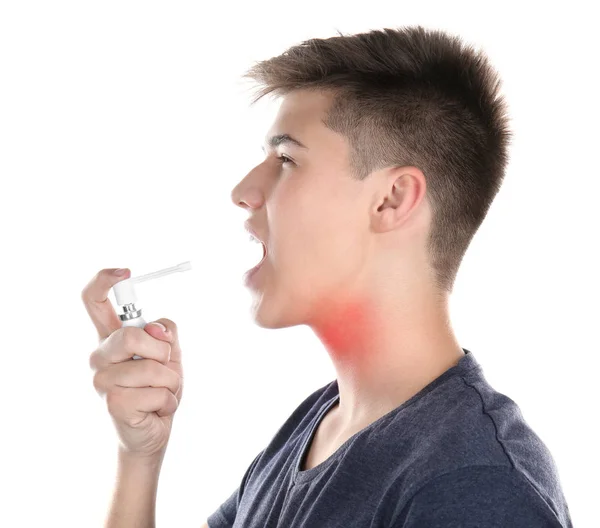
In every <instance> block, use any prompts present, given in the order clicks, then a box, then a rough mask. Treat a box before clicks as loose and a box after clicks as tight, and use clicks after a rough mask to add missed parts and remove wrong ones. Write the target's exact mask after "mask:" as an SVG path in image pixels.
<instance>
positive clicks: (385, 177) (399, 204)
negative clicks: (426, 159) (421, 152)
mask: <svg viewBox="0 0 600 528" xmlns="http://www.w3.org/2000/svg"><path fill="white" fill-rule="evenodd" d="M374 176H375V178H378V179H379V180H380V181H381V185H380V186H379V187H378V191H379V192H378V194H377V199H376V202H375V204H374V208H373V211H372V217H371V224H372V227H373V230H375V231H376V232H380V233H381V232H386V231H391V230H393V229H396V228H397V227H399V226H400V225H401V224H403V223H404V222H406V221H407V220H408V218H409V217H411V215H413V214H414V212H415V211H416V210H417V209H418V207H419V205H420V204H421V201H422V200H423V197H424V196H425V190H426V183H425V176H424V174H423V172H422V171H421V170H420V169H418V168H417V167H413V166H406V167H389V168H386V169H384V170H383V171H381V173H380V174H379V175H374Z"/></svg>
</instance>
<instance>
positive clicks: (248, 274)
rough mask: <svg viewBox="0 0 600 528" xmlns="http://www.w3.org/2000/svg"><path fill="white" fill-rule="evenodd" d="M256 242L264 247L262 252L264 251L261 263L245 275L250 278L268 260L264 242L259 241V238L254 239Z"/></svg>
mask: <svg viewBox="0 0 600 528" xmlns="http://www.w3.org/2000/svg"><path fill="white" fill-rule="evenodd" d="M252 238H253V239H254V240H255V241H257V242H260V245H261V246H262V250H263V256H262V259H261V260H260V262H259V263H258V264H257V265H256V266H254V267H253V268H252V269H249V270H248V271H247V272H246V273H245V275H247V276H250V275H252V274H253V273H254V272H255V271H257V270H258V268H260V266H261V265H262V263H263V262H264V261H265V260H266V259H267V246H266V245H265V243H264V242H262V241H261V240H258V239H257V238H254V237H252Z"/></svg>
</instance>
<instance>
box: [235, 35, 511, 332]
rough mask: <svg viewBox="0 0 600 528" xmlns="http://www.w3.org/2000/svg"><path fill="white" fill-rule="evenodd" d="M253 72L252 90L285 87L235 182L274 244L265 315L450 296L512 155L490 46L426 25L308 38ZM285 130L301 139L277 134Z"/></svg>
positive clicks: (298, 317)
mask: <svg viewBox="0 0 600 528" xmlns="http://www.w3.org/2000/svg"><path fill="white" fill-rule="evenodd" d="M245 76H246V77H249V78H252V79H254V80H256V81H258V82H259V83H260V84H261V86H262V89H261V90H260V92H259V94H258V96H257V97H256V98H255V99H254V102H256V101H257V100H259V99H260V98H261V97H263V96H264V95H267V94H269V93H273V94H275V95H277V96H279V97H281V98H282V104H281V106H280V108H279V112H278V114H277V117H276V119H275V122H274V123H273V125H272V126H271V129H270V130H269V131H268V133H267V136H266V140H265V146H264V148H265V154H266V157H265V160H264V161H263V162H262V163H260V164H259V165H257V166H256V167H254V168H253V169H252V170H251V171H250V172H249V173H248V175H246V177H245V178H244V179H243V180H242V181H241V182H240V183H239V184H238V185H237V186H236V187H235V188H234V189H233V191H232V200H233V202H234V203H235V204H236V205H240V206H242V207H245V208H248V209H249V212H250V213H251V215H250V220H249V223H250V225H251V226H252V227H253V228H254V229H255V230H256V231H257V233H258V235H259V237H260V238H261V239H262V240H263V241H264V242H265V245H266V248H267V256H266V260H265V262H264V264H263V265H262V267H261V268H260V269H259V271H258V272H257V275H256V276H255V283H254V285H253V291H255V293H256V294H257V295H258V300H257V305H256V319H257V322H258V323H259V324H260V325H261V326H265V327H270V328H273V327H286V326H291V325H297V324H312V323H313V322H315V321H316V319H317V318H319V317H321V316H324V315H326V314H327V313H328V312H333V311H336V310H338V309H341V310H342V311H344V312H345V313H346V315H348V313H352V312H353V310H362V309H364V305H365V303H367V304H369V303H371V304H373V303H375V304H376V303H377V300H378V299H379V298H381V299H383V297H382V296H386V295H393V296H395V297H394V298H397V299H398V301H399V302H402V301H403V300H404V299H410V298H411V296H414V295H419V294H420V295H433V296H435V297H439V298H440V299H442V298H444V297H445V296H447V295H448V294H449V293H450V292H451V290H452V285H453V282H454V279H455V276H456V273H457V271H458V267H459V265H460V262H461V260H462V257H463V256H464V253H465V251H466V249H467V247H468V245H469V243H470V241H471V239H472V238H473V236H474V234H475V232H476V231H477V229H478V228H479V226H480V225H481V223H482V221H483V219H484V217H485V216H486V214H487V211H488V209H489V207H490V205H491V202H492V200H493V198H494V197H495V195H496V193H497V192H498V190H499V188H500V185H501V182H502V179H503V176H504V168H505V166H506V163H507V160H508V156H507V152H506V151H507V146H508V142H509V139H510V132H509V130H508V126H507V118H506V115H505V112H506V110H505V103H504V101H503V100H502V99H501V98H500V97H499V96H498V93H497V92H498V89H499V86H500V81H499V79H498V77H497V74H496V73H495V71H494V70H493V69H492V67H491V66H490V65H489V64H488V63H487V60H486V58H485V55H484V54H483V53H481V52H479V53H477V52H475V51H474V50H473V49H472V48H470V47H467V46H465V45H464V44H462V43H461V41H460V40H459V39H458V38H457V37H451V36H448V35H447V34H444V33H443V32H441V31H428V30H425V29H424V28H422V27H420V26H417V27H411V28H401V29H398V30H392V29H384V30H375V31H371V32H369V33H363V34H358V35H352V36H339V37H332V38H329V39H325V40H323V39H312V40H308V41H306V42H303V43H302V44H300V45H299V46H295V47H293V48H291V49H289V50H287V51H286V52H285V53H284V54H282V55H280V56H278V57H274V58H271V59H269V60H266V61H263V62H260V63H257V64H255V65H254V66H253V67H252V68H251V69H250V70H249V72H248V73H247V74H246V75H245ZM284 134H287V135H288V136H291V138H293V139H295V140H297V141H298V142H300V143H301V144H302V145H303V147H302V146H299V145H298V144H295V143H294V142H291V141H273V142H272V143H270V138H271V137H275V138H277V136H280V135H284ZM276 144H277V145H276ZM282 157H283V158H282ZM279 158H281V159H279ZM357 317H358V316H357Z"/></svg>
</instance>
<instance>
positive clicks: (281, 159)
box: [277, 156, 294, 163]
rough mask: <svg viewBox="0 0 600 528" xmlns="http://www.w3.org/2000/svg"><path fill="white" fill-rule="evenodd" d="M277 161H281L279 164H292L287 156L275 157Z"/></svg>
mask: <svg viewBox="0 0 600 528" xmlns="http://www.w3.org/2000/svg"><path fill="white" fill-rule="evenodd" d="M277 159H278V160H280V161H281V163H294V162H293V161H292V160H291V159H290V158H288V157H287V156H278V157H277ZM284 159H286V160H287V161H284Z"/></svg>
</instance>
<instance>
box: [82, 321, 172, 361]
mask: <svg viewBox="0 0 600 528" xmlns="http://www.w3.org/2000/svg"><path fill="white" fill-rule="evenodd" d="M149 326H150V327H151V326H153V325H146V328H148V327H149ZM170 354H171V344H170V343H169V342H168V341H163V340H161V339H157V338H154V337H152V336H151V335H150V334H148V333H147V332H145V329H144V328H137V327H135V326H126V327H121V328H118V329H117V330H115V331H113V332H112V333H111V334H110V335H109V336H108V337H107V338H106V339H105V340H104V341H102V342H101V343H100V345H99V346H98V348H97V349H96V350H94V352H92V354H91V355H90V368H91V369H92V370H98V369H102V368H105V367H106V366H108V365H110V364H112V363H121V362H123V361H126V360H128V359H131V358H132V357H133V356H134V355H137V356H141V357H143V358H147V359H153V360H155V361H157V362H159V363H163V364H166V363H168V362H169V355H170ZM139 361H142V360H139ZM133 363H136V362H133Z"/></svg>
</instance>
